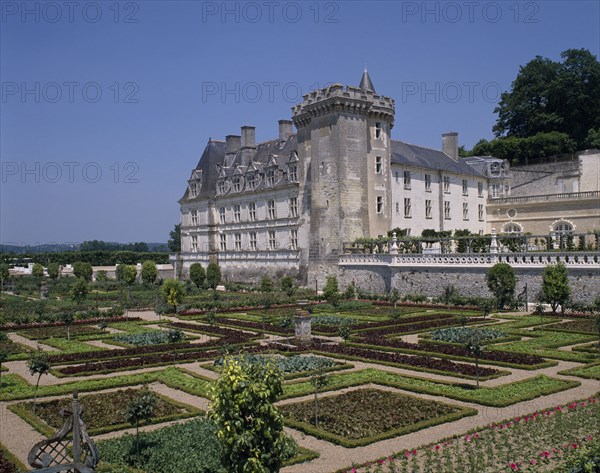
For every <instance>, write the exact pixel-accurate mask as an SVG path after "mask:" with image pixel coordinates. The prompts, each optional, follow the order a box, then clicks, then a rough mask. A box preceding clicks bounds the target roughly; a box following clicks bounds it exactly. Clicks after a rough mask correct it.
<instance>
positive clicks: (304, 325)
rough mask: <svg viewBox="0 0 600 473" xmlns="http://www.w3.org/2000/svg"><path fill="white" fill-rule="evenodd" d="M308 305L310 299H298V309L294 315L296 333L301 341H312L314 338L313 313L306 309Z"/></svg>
mask: <svg viewBox="0 0 600 473" xmlns="http://www.w3.org/2000/svg"><path fill="white" fill-rule="evenodd" d="M307 305H308V301H298V306H299V307H298V309H296V315H295V316H294V322H295V324H296V330H295V335H296V338H297V339H298V340H299V341H300V342H310V341H311V339H312V333H311V329H312V327H311V326H312V315H310V313H309V312H308V311H307V310H305V309H304V307H305V306H307Z"/></svg>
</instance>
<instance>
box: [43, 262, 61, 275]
mask: <svg viewBox="0 0 600 473" xmlns="http://www.w3.org/2000/svg"><path fill="white" fill-rule="evenodd" d="M46 269H47V270H48V277H49V278H50V279H58V278H59V277H60V266H59V265H58V263H48V268H46Z"/></svg>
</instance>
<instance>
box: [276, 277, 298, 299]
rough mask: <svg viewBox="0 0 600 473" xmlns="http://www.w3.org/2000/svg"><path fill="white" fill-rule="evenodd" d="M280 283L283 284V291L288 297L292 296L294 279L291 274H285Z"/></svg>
mask: <svg viewBox="0 0 600 473" xmlns="http://www.w3.org/2000/svg"><path fill="white" fill-rule="evenodd" d="M279 285H280V286H281V291H282V292H285V293H286V294H287V296H288V297H292V296H293V295H294V292H295V290H294V280H293V279H292V277H291V276H284V277H282V278H281V280H280V281H279Z"/></svg>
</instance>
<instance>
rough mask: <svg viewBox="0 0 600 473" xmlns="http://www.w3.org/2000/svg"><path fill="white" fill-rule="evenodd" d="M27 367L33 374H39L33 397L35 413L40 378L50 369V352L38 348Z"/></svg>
mask: <svg viewBox="0 0 600 473" xmlns="http://www.w3.org/2000/svg"><path fill="white" fill-rule="evenodd" d="M27 369H28V370H29V373H30V374H31V376H35V375H37V381H36V383H35V396H34V398H33V413H34V414H35V406H36V403H37V394H38V387H39V385H40V378H41V377H42V375H45V374H48V372H49V371H50V359H49V358H48V354H47V353H46V352H44V351H42V350H41V349H39V348H38V349H37V350H36V351H35V352H33V353H32V354H31V358H30V359H29V361H28V362H27Z"/></svg>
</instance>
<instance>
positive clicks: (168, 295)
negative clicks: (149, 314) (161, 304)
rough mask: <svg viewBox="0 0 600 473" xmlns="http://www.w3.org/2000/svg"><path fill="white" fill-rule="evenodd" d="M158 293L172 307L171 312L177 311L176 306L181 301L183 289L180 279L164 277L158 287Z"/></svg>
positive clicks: (183, 293)
mask: <svg viewBox="0 0 600 473" xmlns="http://www.w3.org/2000/svg"><path fill="white" fill-rule="evenodd" d="M160 294H161V297H162V298H163V300H164V301H165V302H166V303H167V304H168V305H170V306H171V307H172V308H173V312H177V306H178V305H179V304H181V303H182V302H183V297H184V295H185V291H184V288H183V284H182V283H181V282H180V281H177V280H176V279H165V281H164V282H163V284H162V286H161V288H160Z"/></svg>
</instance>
